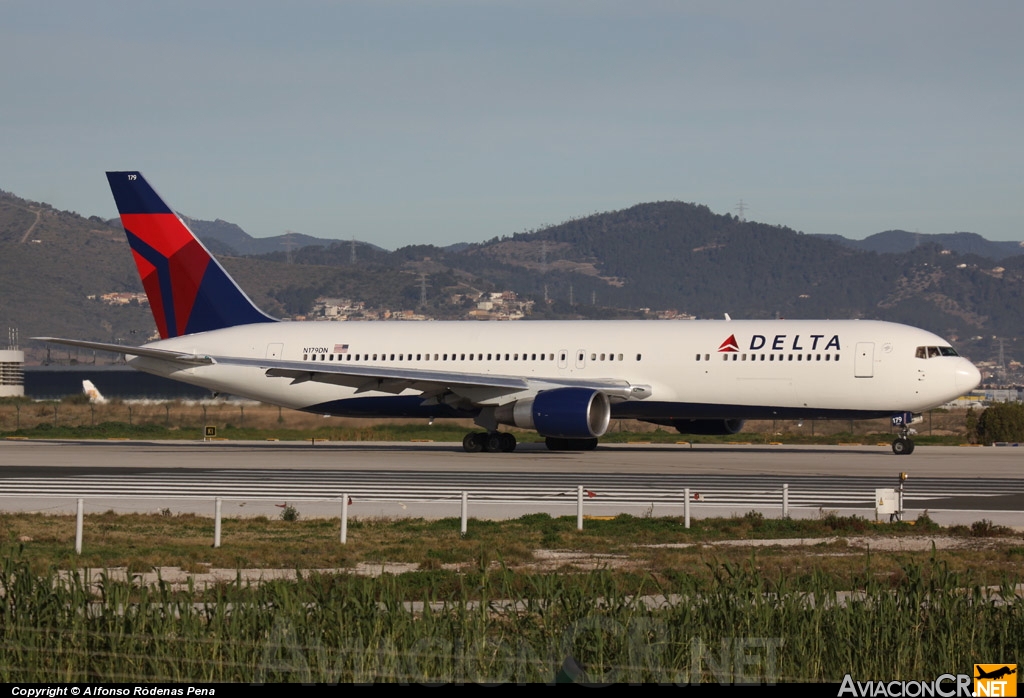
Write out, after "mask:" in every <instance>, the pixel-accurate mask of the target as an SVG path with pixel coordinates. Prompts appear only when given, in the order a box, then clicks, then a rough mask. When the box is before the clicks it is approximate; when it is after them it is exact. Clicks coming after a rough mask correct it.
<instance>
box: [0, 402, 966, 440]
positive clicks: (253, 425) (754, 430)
mask: <svg viewBox="0 0 1024 698" xmlns="http://www.w3.org/2000/svg"><path fill="white" fill-rule="evenodd" d="M83 397H84V396H77V395H76V396H72V397H70V398H68V399H65V400H61V401H47V402H31V401H26V400H12V399H4V400H0V436H7V437H12V436H14V437H26V438H51V439H54V438H59V439H65V438H66V439H93V438H98V439H103V438H137V439H201V438H202V437H203V428H204V426H206V425H209V426H215V427H217V429H218V436H219V437H223V438H228V439H239V440H254V439H255V440H262V439H268V438H274V439H281V440H308V439H311V438H318V439H329V440H332V441H408V440H412V439H428V440H432V441H456V442H457V441H462V437H463V436H465V435H466V433H467V432H469V431H473V430H474V429H476V428H477V427H475V426H473V424H472V422H471V421H470V420H438V421H437V422H436V423H434V424H433V425H427V424H426V422H425V421H418V422H417V421H414V420H407V419H406V420H400V419H375V420H358V419H345V418H325V417H323V416H322V415H317V414H309V413H305V412H297V411H295V410H286V409H281V408H278V407H274V406H271V405H263V404H258V403H234V402H226V401H222V400H221V401H213V402H211V403H209V404H198V403H192V402H181V401H176V402H164V403H152V404H139V403H130V402H127V403H126V402H117V401H114V402H111V403H108V404H105V405H92V404H89V403H88V402H87V401H85V400H84V399H83ZM966 416H967V415H966V411H964V410H956V411H943V410H933V411H932V412H929V413H927V414H926V415H925V420H924V422H923V423H921V424H918V425H915V427H916V429H917V431H918V432H919V435H918V436H916V437H915V441H916V442H917V443H918V444H959V443H964V442H965V441H966V439H967V436H966V433H967V429H966ZM503 429H506V428H504V427H503ZM506 430H507V431H511V432H513V433H514V434H515V435H516V438H517V439H519V440H520V441H540V440H542V439H541V438H540V437H539V436H538V435H537V434H536V433H535V432H532V431H525V430H522V429H515V428H507V429H506ZM893 437H894V435H893V430H892V427H891V425H890V424H889V420H887V419H881V420H878V419H876V420H840V421H806V422H801V421H794V420H776V421H750V422H747V424H746V425H745V427H744V430H743V432H741V433H740V434H735V435H731V436H688V435H681V434H679V433H677V432H676V431H675V430H674V429H670V428H667V427H657V426H654V425H652V424H646V423H643V422H637V421H635V420H612V423H611V426H610V427H609V430H608V432H607V433H606V434H605V435H604V436H603V437H601V440H602V441H603V442H606V443H616V442H627V441H651V442H654V443H675V442H676V441H680V440H688V441H693V442H695V443H719V442H752V443H770V442H776V441H782V442H785V443H790V444H801V443H821V444H829V443H831V444H834V443H844V442H864V443H877V442H885V441H891V440H892V438H893Z"/></svg>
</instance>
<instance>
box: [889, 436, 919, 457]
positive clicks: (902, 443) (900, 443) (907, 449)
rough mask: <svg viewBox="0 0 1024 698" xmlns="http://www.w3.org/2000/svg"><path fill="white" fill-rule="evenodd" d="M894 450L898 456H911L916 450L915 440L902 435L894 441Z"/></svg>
mask: <svg viewBox="0 0 1024 698" xmlns="http://www.w3.org/2000/svg"><path fill="white" fill-rule="evenodd" d="M892 452H893V453H895V454H896V455H897V456H909V455H910V454H911V453H913V452H914V442H913V441H911V440H910V439H908V438H907V437H905V436H901V437H899V438H898V439H896V440H895V441H893V442H892Z"/></svg>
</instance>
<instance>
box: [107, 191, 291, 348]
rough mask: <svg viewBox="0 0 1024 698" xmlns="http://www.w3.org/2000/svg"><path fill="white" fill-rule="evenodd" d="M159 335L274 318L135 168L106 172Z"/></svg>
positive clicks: (167, 335)
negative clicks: (227, 270)
mask: <svg viewBox="0 0 1024 698" xmlns="http://www.w3.org/2000/svg"><path fill="white" fill-rule="evenodd" d="M107 181H108V182H109V183H110V191H111V193H113V195H114V201H115V202H116V203H117V210H118V212H119V213H120V214H121V224H122V225H123V226H124V232H125V234H126V235H127V236H128V244H129V245H131V248H132V256H133V257H134V258H135V266H136V267H137V268H138V270H139V276H140V277H141V278H142V286H143V288H145V290H146V296H147V297H148V298H149V306H150V308H151V309H152V311H153V318H154V319H155V320H156V326H157V329H158V330H159V331H160V337H161V339H167V338H168V337H180V336H181V335H186V334H194V333H196V332H206V331H208V330H219V329H222V328H224V327H234V326H235V325H250V324H253V323H257V322H274V318H272V317H270V316H269V315H267V314H266V313H264V312H263V311H262V310H260V309H259V308H257V307H256V305H255V304H254V303H253V302H252V301H251V300H250V299H249V297H248V296H247V295H245V292H243V291H242V289H240V288H239V287H238V284H236V283H235V281H234V279H232V278H231V277H230V276H229V275H228V273H227V272H226V271H225V270H224V267H222V266H221V265H220V263H219V262H218V261H217V260H216V259H215V258H214V257H213V255H211V254H210V251H209V250H207V249H206V247H205V246H204V245H203V243H202V242H200V241H199V238H197V237H196V236H195V234H194V233H193V232H192V231H191V230H189V228H188V226H187V225H185V223H184V221H182V220H181V218H179V217H178V215H177V214H176V213H174V211H172V210H171V209H170V207H169V206H168V205H167V204H166V203H164V201H163V199H161V198H160V196H159V195H158V194H157V193H156V191H155V190H154V189H153V187H151V186H150V185H149V183H148V182H147V181H146V179H145V178H144V177H143V176H142V174H141V173H139V172H107Z"/></svg>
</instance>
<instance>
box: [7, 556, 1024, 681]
mask: <svg viewBox="0 0 1024 698" xmlns="http://www.w3.org/2000/svg"><path fill="white" fill-rule="evenodd" d="M929 566H930V569H926V568H925V566H921V565H911V566H908V567H906V568H905V569H904V575H905V579H904V580H903V583H902V584H901V585H899V587H898V589H897V590H896V591H893V590H892V589H891V588H889V587H887V586H886V585H884V584H882V583H881V582H879V581H877V580H873V579H871V578H869V577H865V578H864V579H862V580H861V584H860V586H859V588H858V589H857V590H856V592H855V593H853V594H846V595H844V594H842V593H839V591H840V590H837V589H835V588H834V586H833V585H834V582H832V581H831V580H830V579H829V578H827V577H825V576H821V577H820V578H818V579H816V580H813V581H812V584H811V590H810V591H809V592H807V591H799V592H798V591H796V590H795V589H794V588H793V587H792V586H791V585H790V584H789V583H788V582H787V580H785V579H778V580H767V579H765V578H763V577H762V576H761V575H760V574H759V573H758V572H757V571H756V570H755V569H753V568H752V567H750V566H743V565H719V566H715V567H714V573H715V580H714V584H711V585H707V584H703V583H701V584H698V583H694V584H693V585H691V586H689V587H687V586H685V585H684V586H683V587H682V589H681V590H680V587H679V586H675V587H674V590H675V592H676V593H674V594H672V595H660V591H661V590H660V589H659V588H658V586H657V583H656V581H655V580H654V579H653V578H648V579H646V580H643V581H641V583H640V584H639V586H638V588H637V589H636V590H635V591H637V592H638V593H630V594H626V593H624V592H623V591H622V588H621V585H620V584H617V583H616V582H615V580H614V579H613V578H612V576H611V575H609V574H607V573H603V572H598V573H591V574H587V575H578V576H577V575H543V574H536V575H526V576H525V582H524V576H523V575H515V574H513V573H511V572H510V571H508V570H504V569H502V570H498V571H496V572H491V573H487V572H484V571H482V570H481V571H479V572H477V573H474V574H476V575H477V577H478V578H475V579H474V581H478V582H479V588H478V589H477V591H478V592H479V594H478V595H476V597H475V598H474V599H471V598H469V592H468V591H466V590H467V588H468V585H463V586H462V587H460V588H458V589H456V590H454V591H452V592H450V593H449V594H447V595H444V596H442V595H439V594H437V593H435V592H432V591H420V592H419V593H415V594H414V593H411V592H410V591H409V589H410V584H409V583H408V581H407V579H406V578H405V577H395V576H383V577H380V578H376V579H370V578H362V577H348V576H311V577H306V578H302V579H300V580H299V581H297V582H271V583H266V584H263V585H261V586H258V587H255V586H253V587H250V586H247V585H244V584H241V583H235V584H228V585H222V586H220V587H218V588H217V589H216V590H215V591H214V592H213V594H212V595H210V594H207V595H205V596H203V597H200V596H198V595H196V594H195V593H192V592H193V591H194V590H188V591H185V592H178V591H174V590H173V589H172V588H171V586H170V585H168V584H166V583H163V582H159V583H157V584H153V585H149V586H140V585H138V584H131V583H125V582H115V581H112V580H110V579H108V578H103V579H102V580H101V582H100V583H99V584H98V585H96V586H95V587H90V586H89V585H87V584H86V582H85V581H84V578H83V575H81V574H77V573H71V574H60V573H57V572H55V571H54V572H49V573H46V574H33V573H32V572H31V571H30V569H29V567H28V565H27V563H26V562H25V561H24V560H22V559H20V557H19V556H18V555H11V556H8V557H7V558H6V559H4V560H3V561H2V563H0V593H2V601H3V603H2V606H0V638H2V639H0V681H4V682H7V683H11V682H44V681H64V682H85V681H91V682H96V681H108V682H113V681H116V682H134V681H167V682H186V681H187V682H201V681H235V682H277V681H317V682H329V683H335V682H346V683H349V682H368V681H394V682H406V683H433V682H479V683H498V682H551V681H554V680H555V679H556V677H557V678H561V679H573V680H577V681H588V682H594V681H598V682H605V681H627V682H638V681H644V682H670V683H688V682H698V681H700V682H703V681H720V682H730V681H757V682H773V681H780V682H782V681H839V680H841V679H842V677H843V675H844V674H846V673H851V674H852V675H853V676H854V677H859V678H861V679H865V680H866V679H869V678H875V679H879V678H885V679H932V678H935V677H936V676H938V675H939V674H942V673H968V672H969V671H970V670H971V668H972V664H973V663H974V662H976V661H991V662H1001V661H1013V658H1015V657H1016V656H1018V655H1019V654H1020V651H1021V649H1022V644H1024V640H1022V638H1024V607H1022V605H1021V603H1020V599H1019V598H1018V597H1017V594H1016V591H1015V587H1014V585H1013V584H1011V583H1010V582H1009V581H1007V582H1006V583H1004V584H1003V586H1002V589H1001V590H1000V594H999V595H998V596H995V597H993V596H992V595H990V594H988V593H986V592H985V591H984V590H983V589H982V588H981V587H979V586H972V585H971V583H970V580H969V579H964V578H961V577H959V576H957V575H955V574H953V573H950V572H948V571H947V570H945V569H944V568H943V567H942V565H941V563H939V562H932V563H929ZM416 588H417V589H420V590H422V589H424V587H423V586H422V585H417V586H416ZM805 588H806V587H805ZM198 598H203V599H204V600H203V601H196V599H198Z"/></svg>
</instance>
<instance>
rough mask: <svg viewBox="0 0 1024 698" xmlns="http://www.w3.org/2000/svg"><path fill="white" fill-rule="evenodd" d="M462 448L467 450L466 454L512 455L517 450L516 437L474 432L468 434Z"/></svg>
mask: <svg viewBox="0 0 1024 698" xmlns="http://www.w3.org/2000/svg"><path fill="white" fill-rule="evenodd" d="M462 448H464V449H466V453H480V452H481V451H485V452H487V453H511V452H512V451H514V450H516V437H514V436H512V434H509V433H506V432H499V431H492V432H490V433H486V434H485V433H480V432H473V433H472V434H466V438H464V439H463V440H462Z"/></svg>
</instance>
